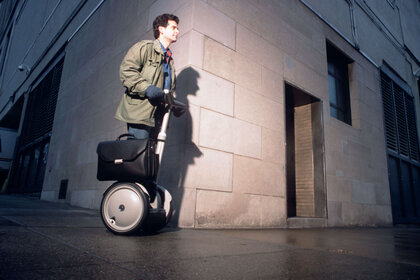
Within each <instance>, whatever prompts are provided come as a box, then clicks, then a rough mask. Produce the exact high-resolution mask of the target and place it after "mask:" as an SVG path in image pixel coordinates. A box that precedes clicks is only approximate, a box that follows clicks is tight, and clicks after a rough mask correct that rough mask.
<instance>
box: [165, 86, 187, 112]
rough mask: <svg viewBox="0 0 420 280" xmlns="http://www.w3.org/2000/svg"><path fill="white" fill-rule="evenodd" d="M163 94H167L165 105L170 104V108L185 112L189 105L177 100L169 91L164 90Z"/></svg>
mask: <svg viewBox="0 0 420 280" xmlns="http://www.w3.org/2000/svg"><path fill="white" fill-rule="evenodd" d="M163 93H164V94H165V103H166V104H168V105H169V106H170V108H173V109H184V110H185V108H186V107H187V105H186V104H185V103H183V102H181V101H179V100H176V99H175V97H174V96H173V94H172V93H171V91H169V89H165V90H163Z"/></svg>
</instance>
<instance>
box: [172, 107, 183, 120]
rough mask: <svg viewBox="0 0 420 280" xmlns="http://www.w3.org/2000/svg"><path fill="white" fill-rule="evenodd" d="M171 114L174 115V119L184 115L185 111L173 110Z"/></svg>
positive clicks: (181, 109)
mask: <svg viewBox="0 0 420 280" xmlns="http://www.w3.org/2000/svg"><path fill="white" fill-rule="evenodd" d="M172 112H173V113H174V116H175V117H177V118H179V117H180V116H182V115H183V114H185V109H184V108H173V109H172Z"/></svg>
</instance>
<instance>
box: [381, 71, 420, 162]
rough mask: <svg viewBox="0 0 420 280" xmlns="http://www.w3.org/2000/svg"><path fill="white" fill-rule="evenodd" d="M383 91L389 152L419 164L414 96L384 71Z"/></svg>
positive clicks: (382, 76) (382, 79)
mask: <svg viewBox="0 0 420 280" xmlns="http://www.w3.org/2000/svg"><path fill="white" fill-rule="evenodd" d="M381 90H382V102H383V108H384V124H385V137H386V144H387V148H388V151H392V152H395V153H397V154H399V155H400V156H402V157H404V158H406V159H411V160H413V161H416V162H418V161H419V159H420V156H419V143H418V140H417V139H418V138H417V124H416V112H415V108H414V98H413V96H411V95H410V94H409V93H408V92H407V91H405V90H404V89H403V88H402V87H400V86H399V85H398V84H397V83H396V82H394V81H393V80H392V79H391V78H390V77H389V76H388V75H386V74H385V73H384V72H382V71H381Z"/></svg>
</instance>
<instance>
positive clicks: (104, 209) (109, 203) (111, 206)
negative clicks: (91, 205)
mask: <svg viewBox="0 0 420 280" xmlns="http://www.w3.org/2000/svg"><path fill="white" fill-rule="evenodd" d="M148 207H149V203H148V197H147V196H146V194H145V193H144V192H143V191H142V190H141V188H139V187H138V186H137V185H136V184H134V183H124V182H117V183H115V184H113V185H111V186H110V187H109V188H108V189H107V190H106V191H105V193H104V195H103V198H102V202H101V218H102V222H103V223H104V225H105V227H106V228H107V229H108V230H109V231H111V232H112V233H114V234H121V235H128V234H132V233H134V232H137V231H138V230H140V228H141V226H142V225H143V223H144V221H145V220H146V219H147V215H148Z"/></svg>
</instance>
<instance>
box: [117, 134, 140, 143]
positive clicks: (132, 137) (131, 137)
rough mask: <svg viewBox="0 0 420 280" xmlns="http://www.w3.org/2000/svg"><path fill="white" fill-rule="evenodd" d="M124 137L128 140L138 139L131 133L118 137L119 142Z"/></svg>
mask: <svg viewBox="0 0 420 280" xmlns="http://www.w3.org/2000/svg"><path fill="white" fill-rule="evenodd" d="M123 137H127V139H135V138H136V137H135V136H134V134H131V133H124V134H121V135H120V136H118V138H117V140H118V141H119V140H121V138H123Z"/></svg>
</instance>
